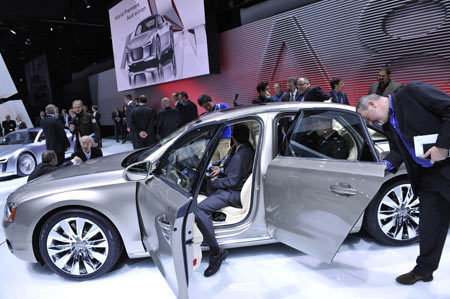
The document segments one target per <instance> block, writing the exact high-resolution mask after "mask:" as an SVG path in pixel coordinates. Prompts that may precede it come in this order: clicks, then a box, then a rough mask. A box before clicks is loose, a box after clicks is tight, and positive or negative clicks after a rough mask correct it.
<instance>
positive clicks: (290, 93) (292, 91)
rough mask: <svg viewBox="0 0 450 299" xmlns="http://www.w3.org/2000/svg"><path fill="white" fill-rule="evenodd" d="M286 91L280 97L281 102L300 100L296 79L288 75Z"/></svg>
mask: <svg viewBox="0 0 450 299" xmlns="http://www.w3.org/2000/svg"><path fill="white" fill-rule="evenodd" d="M286 86H287V92H286V93H285V94H284V97H283V98H282V99H281V101H282V102H297V101H299V100H300V93H299V92H298V89H297V79H295V78H294V77H289V78H288V79H287V82H286Z"/></svg>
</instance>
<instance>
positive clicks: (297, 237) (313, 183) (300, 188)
mask: <svg viewBox="0 0 450 299" xmlns="http://www.w3.org/2000/svg"><path fill="white" fill-rule="evenodd" d="M320 117H322V118H328V119H329V120H330V122H329V123H330V126H331V130H329V129H327V128H323V127H322V128H319V127H315V126H314V121H315V120H317V119H318V118H320ZM311 120H313V121H311ZM323 133H326V134H325V135H324V136H325V137H326V136H331V137H332V138H330V139H329V140H325V139H323V138H321V137H317V136H316V140H315V137H314V136H315V135H317V134H323ZM336 134H337V135H339V136H337V135H336ZM329 142H334V143H329ZM330 149H331V150H330ZM326 150H327V151H326ZM282 152H283V153H284V155H283V156H281V155H278V156H277V157H276V158H275V159H274V160H272V161H271V162H270V163H269V166H268V169H267V172H266V176H265V181H264V200H265V209H266V215H265V217H266V223H267V226H268V231H269V233H270V235H271V236H272V237H273V238H274V239H276V240H278V241H280V242H282V243H284V244H286V245H289V246H291V247H293V248H296V249H298V250H300V251H302V252H305V253H307V254H310V255H312V256H315V257H317V258H319V259H320V260H322V261H326V262H331V261H332V260H333V258H334V256H335V254H336V252H337V251H338V249H339V247H340V246H341V244H342V243H343V241H344V239H345V238H346V236H347V235H348V234H349V233H350V231H351V229H352V227H353V226H354V225H355V223H356V222H357V220H358V219H359V217H360V216H361V214H362V213H363V212H364V209H365V208H366V207H367V205H368V204H369V202H370V201H371V199H372V198H373V196H374V195H375V193H376V192H377V191H378V189H379V187H380V186H381V182H382V179H383V177H384V166H383V163H382V162H380V161H379V158H378V156H377V155H376V154H375V150H374V147H373V143H372V141H371V140H370V137H369V136H368V133H367V128H366V127H365V124H364V123H363V121H362V119H361V117H360V116H359V115H358V114H356V113H354V112H351V111H345V110H314V109H312V110H311V109H310V110H306V111H302V112H301V113H299V114H298V116H297V118H296V120H294V122H293V124H292V125H291V126H290V128H289V131H288V135H287V138H286V141H285V143H284V149H283V151H282Z"/></svg>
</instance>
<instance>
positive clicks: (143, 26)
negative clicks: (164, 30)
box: [135, 18, 156, 35]
mask: <svg viewBox="0 0 450 299" xmlns="http://www.w3.org/2000/svg"><path fill="white" fill-rule="evenodd" d="M155 20H156V19H155V18H153V19H150V20H148V21H144V22H142V23H140V24H139V25H138V26H137V28H136V33H135V35H139V34H142V33H144V32H146V31H149V30H151V29H153V28H155Z"/></svg>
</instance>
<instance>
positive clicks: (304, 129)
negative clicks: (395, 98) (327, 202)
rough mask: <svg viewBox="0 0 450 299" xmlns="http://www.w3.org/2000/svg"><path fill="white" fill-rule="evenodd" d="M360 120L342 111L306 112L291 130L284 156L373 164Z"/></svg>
mask: <svg viewBox="0 0 450 299" xmlns="http://www.w3.org/2000/svg"><path fill="white" fill-rule="evenodd" d="M364 136H365V135H364V128H363V126H362V124H361V121H360V119H359V117H358V116H357V115H355V114H352V113H345V112H340V111H326V110H321V111H314V110H307V111H303V112H302V113H301V114H300V115H299V117H298V118H297V120H296V122H294V123H293V124H292V125H291V127H290V128H289V132H288V139H287V141H286V148H285V150H284V154H285V155H287V156H295V157H309V158H322V159H345V160H351V161H373V156H372V154H371V152H370V148H369V146H368V144H367V141H366V139H365V137H364Z"/></svg>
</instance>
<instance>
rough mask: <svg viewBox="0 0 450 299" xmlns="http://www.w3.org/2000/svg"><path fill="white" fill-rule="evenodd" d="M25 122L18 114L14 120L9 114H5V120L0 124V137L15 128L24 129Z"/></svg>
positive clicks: (25, 126)
mask: <svg viewBox="0 0 450 299" xmlns="http://www.w3.org/2000/svg"><path fill="white" fill-rule="evenodd" d="M26 128H27V124H26V123H24V122H23V121H22V118H21V117H20V115H17V116H16V121H14V120H12V119H11V115H9V114H7V115H5V120H4V121H2V123H1V124H0V137H2V136H5V135H6V134H8V133H10V132H13V131H15V130H22V129H26Z"/></svg>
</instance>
